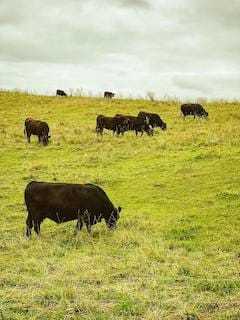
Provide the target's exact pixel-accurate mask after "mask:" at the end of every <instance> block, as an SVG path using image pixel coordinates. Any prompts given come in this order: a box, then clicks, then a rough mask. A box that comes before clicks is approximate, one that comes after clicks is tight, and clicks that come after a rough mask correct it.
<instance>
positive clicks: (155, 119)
mask: <svg viewBox="0 0 240 320" xmlns="http://www.w3.org/2000/svg"><path fill="white" fill-rule="evenodd" d="M138 117H140V118H144V119H146V117H148V119H149V125H151V126H152V127H153V128H155V127H159V128H161V129H162V130H166V129H167V125H166V123H165V122H163V121H162V119H161V118H160V116H159V115H158V114H156V113H148V112H143V111H140V112H139V114H138Z"/></svg>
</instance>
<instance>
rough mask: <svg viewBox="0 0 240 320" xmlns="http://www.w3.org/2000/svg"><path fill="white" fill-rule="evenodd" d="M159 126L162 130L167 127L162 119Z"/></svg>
mask: <svg viewBox="0 0 240 320" xmlns="http://www.w3.org/2000/svg"><path fill="white" fill-rule="evenodd" d="M160 128H161V129H162V130H166V129H167V124H166V123H165V122H163V121H162V123H161V125H160Z"/></svg>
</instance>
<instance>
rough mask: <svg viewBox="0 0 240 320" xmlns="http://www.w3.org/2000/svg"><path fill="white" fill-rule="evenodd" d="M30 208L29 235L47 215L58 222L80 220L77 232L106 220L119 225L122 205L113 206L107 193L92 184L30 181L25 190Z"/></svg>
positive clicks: (89, 228) (113, 227) (110, 224)
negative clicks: (84, 226)
mask: <svg viewBox="0 0 240 320" xmlns="http://www.w3.org/2000/svg"><path fill="white" fill-rule="evenodd" d="M24 197H25V203H26V207H27V211H28V216H27V220H26V227H27V230H26V235H27V236H28V237H29V236H30V235H31V230H32V227H34V230H35V232H36V233H37V234H39V233H40V225H41V223H42V221H43V220H44V219H46V218H49V219H50V220H53V221H54V222H56V223H63V222H67V221H71V220H77V225H76V230H75V233H77V232H78V231H79V230H81V229H82V226H83V224H85V225H86V227H87V230H88V232H89V233H90V232H91V226H92V225H94V224H96V223H98V222H101V220H102V219H104V220H105V222H106V225H107V226H108V228H109V229H112V230H114V229H115V228H116V224H117V220H118V219H119V213H120V211H121V207H118V208H114V206H113V204H112V202H111V201H110V200H109V198H108V196H107V195H106V193H105V192H104V191H103V190H102V189H101V188H99V187H98V186H95V185H93V184H70V183H47V182H37V181H32V182H30V183H29V184H28V185H27V187H26V189H25V193H24Z"/></svg>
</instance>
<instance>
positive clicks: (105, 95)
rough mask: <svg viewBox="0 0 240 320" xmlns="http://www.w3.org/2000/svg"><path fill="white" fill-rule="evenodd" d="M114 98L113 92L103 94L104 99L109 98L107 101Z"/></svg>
mask: <svg viewBox="0 0 240 320" xmlns="http://www.w3.org/2000/svg"><path fill="white" fill-rule="evenodd" d="M114 96H115V93H113V92H110V91H105V92H104V98H109V99H111V98H113V97H114Z"/></svg>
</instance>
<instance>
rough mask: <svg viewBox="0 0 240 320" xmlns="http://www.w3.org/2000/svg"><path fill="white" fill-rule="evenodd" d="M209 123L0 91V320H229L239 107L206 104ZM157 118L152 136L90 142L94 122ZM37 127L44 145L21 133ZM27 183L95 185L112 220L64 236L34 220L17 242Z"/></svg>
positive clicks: (175, 110)
mask: <svg viewBox="0 0 240 320" xmlns="http://www.w3.org/2000/svg"><path fill="white" fill-rule="evenodd" d="M206 109H207V111H208V112H209V119H208V120H204V119H195V120H194V119H193V118H190V117H189V118H187V119H186V120H185V121H183V120H182V119H181V118H180V116H179V103H178V102H174V101H168V102H160V101H156V102H155V101H153V102H149V101H144V100H110V101H109V100H104V99H93V98H92V99H90V98H73V97H72V98H61V97H57V98H56V97H41V96H30V95H24V94H17V93H16V94H14V93H0V152H1V155H0V173H1V174H0V186H1V193H0V261H1V263H0V271H1V272H0V288H1V290H0V301H1V303H0V315H1V317H2V319H17V320H20V319H96V320H97V319H98V320H100V319H101V320H103V319H149V320H150V319H151V320H154V319H156V320H157V319H240V312H239V310H240V278H239V276H240V268H239V267H240V248H239V245H240V213H239V205H240V173H239V166H240V148H239V146H240V139H239V138H240V126H239V122H240V104H239V103H220V102H218V103H217V102H216V103H209V104H207V105H206ZM141 110H144V111H148V112H156V113H159V114H160V115H161V117H162V119H163V120H164V121H166V123H167V126H168V129H167V130H166V131H165V132H163V131H160V130H159V129H156V130H155V135H154V136H153V137H148V136H146V135H143V136H142V137H135V134H134V133H133V132H128V133H126V134H125V136H124V137H121V138H117V137H115V136H113V135H112V133H110V132H106V134H105V135H104V136H103V137H102V138H101V137H97V136H96V133H95V126H96V120H95V119H96V116H97V115H98V114H105V115H109V116H111V115H114V114H116V113H124V114H133V115H135V114H137V113H138V112H139V111H141ZM27 117H33V118H36V119H41V120H44V121H47V122H48V124H49V126H50V134H51V141H52V142H51V143H50V144H49V146H47V147H43V146H41V145H39V144H38V143H37V138H36V137H32V141H31V144H28V143H27V141H26V139H25V138H24V135H23V123H24V120H25V118H27ZM31 180H39V181H51V182H54V181H61V182H74V183H85V182H90V183H94V184H97V185H99V186H101V187H102V188H103V189H104V190H105V191H106V192H107V194H108V195H109V197H110V198H111V200H112V201H113V203H114V205H115V206H119V205H120V206H122V207H123V208H124V209H123V212H122V215H121V218H120V220H119V223H118V228H117V230H116V231H115V232H114V233H111V232H109V231H108V230H107V229H106V226H105V225H104V224H98V225H96V226H94V227H93V233H92V235H91V236H88V235H87V233H86V230H85V229H83V231H82V232H81V233H80V234H79V235H78V236H77V237H73V229H74V226H75V222H69V223H66V224H62V225H60V226H58V225H56V224H54V223H53V222H51V221H47V220H46V221H44V223H43V225H42V235H41V237H40V238H37V237H36V235H35V234H34V235H33V237H32V239H31V240H29V241H28V240H26V239H25V238H24V236H23V233H24V228H25V219H26V216H27V212H26V208H25V205H24V201H23V192H24V188H25V186H26V185H27V183H28V182H29V181H31Z"/></svg>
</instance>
